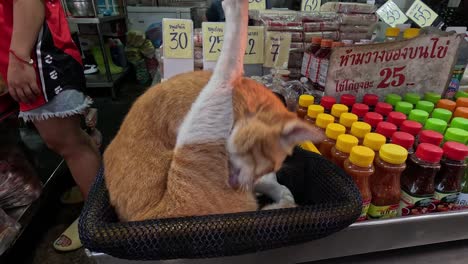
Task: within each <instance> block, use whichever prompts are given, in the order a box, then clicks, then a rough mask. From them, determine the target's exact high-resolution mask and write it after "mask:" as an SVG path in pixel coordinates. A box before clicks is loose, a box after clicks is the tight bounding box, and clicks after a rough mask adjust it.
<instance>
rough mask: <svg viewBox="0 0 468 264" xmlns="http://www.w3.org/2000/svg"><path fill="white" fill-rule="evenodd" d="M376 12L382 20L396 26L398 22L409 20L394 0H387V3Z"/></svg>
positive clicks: (402, 22)
mask: <svg viewBox="0 0 468 264" xmlns="http://www.w3.org/2000/svg"><path fill="white" fill-rule="evenodd" d="M376 13H377V15H378V16H379V17H380V19H382V21H384V22H385V23H387V24H388V25H390V26H391V27H395V26H396V25H398V24H404V23H405V22H406V20H408V17H407V16H406V15H405V14H404V13H403V11H401V9H400V8H399V7H398V6H397V5H396V4H395V3H394V2H393V1H392V0H389V1H387V3H385V4H384V5H383V6H381V7H380V8H379V9H378V10H377V12H376Z"/></svg>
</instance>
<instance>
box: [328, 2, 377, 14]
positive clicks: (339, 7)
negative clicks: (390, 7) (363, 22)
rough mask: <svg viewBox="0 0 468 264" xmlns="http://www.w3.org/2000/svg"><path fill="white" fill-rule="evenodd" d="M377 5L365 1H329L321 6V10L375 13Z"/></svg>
mask: <svg viewBox="0 0 468 264" xmlns="http://www.w3.org/2000/svg"><path fill="white" fill-rule="evenodd" d="M375 10H376V9H375V6H374V5H371V4H364V3H341V2H328V3H325V4H323V5H322V6H321V7H320V12H337V13H360V14H372V13H375Z"/></svg>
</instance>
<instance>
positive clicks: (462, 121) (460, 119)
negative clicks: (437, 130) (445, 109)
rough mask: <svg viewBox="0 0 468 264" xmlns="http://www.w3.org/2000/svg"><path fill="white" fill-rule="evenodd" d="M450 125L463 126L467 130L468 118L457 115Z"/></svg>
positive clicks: (454, 126)
mask: <svg viewBox="0 0 468 264" xmlns="http://www.w3.org/2000/svg"><path fill="white" fill-rule="evenodd" d="M450 127H453V128H461V129H463V130H465V131H468V119H466V118H463V117H455V118H454V119H452V122H451V123H450Z"/></svg>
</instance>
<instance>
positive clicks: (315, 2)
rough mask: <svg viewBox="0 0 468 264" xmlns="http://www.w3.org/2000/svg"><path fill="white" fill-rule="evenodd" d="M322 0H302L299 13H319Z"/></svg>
mask: <svg viewBox="0 0 468 264" xmlns="http://www.w3.org/2000/svg"><path fill="white" fill-rule="evenodd" d="M321 5H322V0H302V3H301V11H320V6H321Z"/></svg>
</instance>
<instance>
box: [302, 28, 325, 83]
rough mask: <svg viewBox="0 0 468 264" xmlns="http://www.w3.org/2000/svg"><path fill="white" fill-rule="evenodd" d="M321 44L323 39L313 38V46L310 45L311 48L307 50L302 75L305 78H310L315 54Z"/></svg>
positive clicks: (303, 60)
mask: <svg viewBox="0 0 468 264" xmlns="http://www.w3.org/2000/svg"><path fill="white" fill-rule="evenodd" d="M321 42H322V38H321V37H314V38H312V45H310V47H309V48H307V49H306V50H305V52H304V57H303V59H302V67H301V74H302V75H303V76H306V77H307V76H309V70H310V63H311V62H312V58H313V57H314V54H315V53H316V52H317V51H318V50H319V49H320V43H321Z"/></svg>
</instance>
